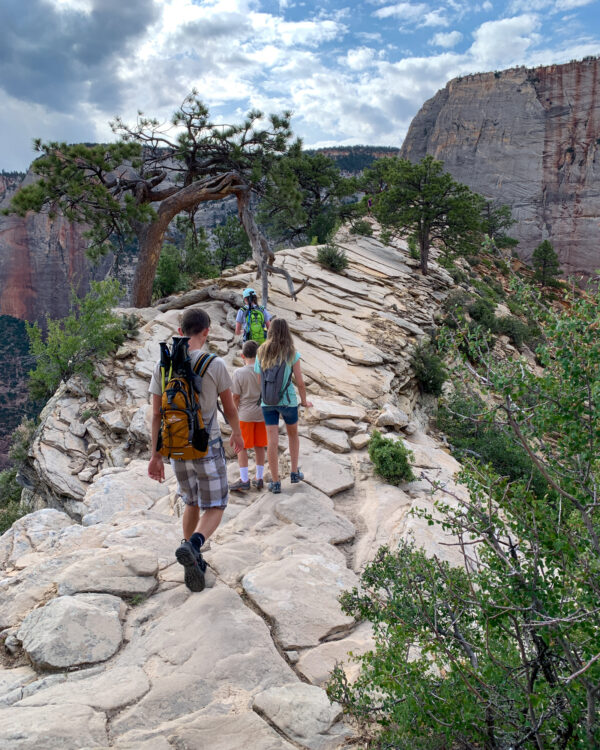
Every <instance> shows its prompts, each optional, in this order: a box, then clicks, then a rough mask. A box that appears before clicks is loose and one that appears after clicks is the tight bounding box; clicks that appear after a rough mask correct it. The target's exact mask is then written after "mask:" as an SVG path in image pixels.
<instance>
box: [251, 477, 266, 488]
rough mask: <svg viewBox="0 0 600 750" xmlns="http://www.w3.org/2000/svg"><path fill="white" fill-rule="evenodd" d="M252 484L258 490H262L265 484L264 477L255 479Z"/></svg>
mask: <svg viewBox="0 0 600 750" xmlns="http://www.w3.org/2000/svg"><path fill="white" fill-rule="evenodd" d="M252 486H253V487H254V488H255V489H257V490H262V488H263V487H264V486H265V482H264V479H253V480H252Z"/></svg>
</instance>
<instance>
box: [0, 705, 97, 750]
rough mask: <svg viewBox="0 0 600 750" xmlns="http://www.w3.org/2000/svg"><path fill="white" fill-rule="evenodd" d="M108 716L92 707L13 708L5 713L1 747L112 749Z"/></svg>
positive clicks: (12, 749)
mask: <svg viewBox="0 0 600 750" xmlns="http://www.w3.org/2000/svg"><path fill="white" fill-rule="evenodd" d="M106 721H107V720H106V716H105V714H104V713H102V712H100V711H94V710H92V709H91V708H89V707H88V706H78V705H68V706H55V705H50V706H39V707H35V708H34V707H30V706H12V707H11V708H6V709H4V710H3V711H2V721H0V747H4V748H6V749H7V750H9V748H10V750H31V748H40V749H41V748H43V750H82V748H86V749H87V748H104V747H106V746H107V745H108V735H107V732H106Z"/></svg>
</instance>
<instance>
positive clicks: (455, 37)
mask: <svg viewBox="0 0 600 750" xmlns="http://www.w3.org/2000/svg"><path fill="white" fill-rule="evenodd" d="M462 38H463V35H462V34H461V33H460V31H448V32H444V31H439V32H438V33H437V34H434V36H433V37H432V38H431V39H430V40H429V43H430V44H434V45H435V46H437V47H444V48H445V49H451V48H452V47H456V45H457V44H458V43H459V42H460V41H461V40H462Z"/></svg>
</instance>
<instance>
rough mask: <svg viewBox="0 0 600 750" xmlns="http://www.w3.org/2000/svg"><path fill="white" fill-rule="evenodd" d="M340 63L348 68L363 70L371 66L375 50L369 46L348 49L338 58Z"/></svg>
mask: <svg viewBox="0 0 600 750" xmlns="http://www.w3.org/2000/svg"><path fill="white" fill-rule="evenodd" d="M338 59H339V62H340V64H341V65H345V66H346V67H348V68H350V70H364V69H365V68H368V67H371V66H372V65H373V63H374V60H375V50H374V49H372V48H371V47H357V48H356V49H349V50H348V51H347V52H346V54H345V55H344V56H343V57H340V58H338Z"/></svg>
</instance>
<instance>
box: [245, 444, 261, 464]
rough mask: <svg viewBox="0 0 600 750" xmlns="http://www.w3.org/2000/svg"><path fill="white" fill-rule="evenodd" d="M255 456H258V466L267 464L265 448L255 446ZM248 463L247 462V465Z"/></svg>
mask: <svg viewBox="0 0 600 750" xmlns="http://www.w3.org/2000/svg"><path fill="white" fill-rule="evenodd" d="M254 456H255V458H256V465H257V466H264V465H265V449H264V448H260V447H258V446H255V447H254ZM247 465H248V464H246V466H247Z"/></svg>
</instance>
